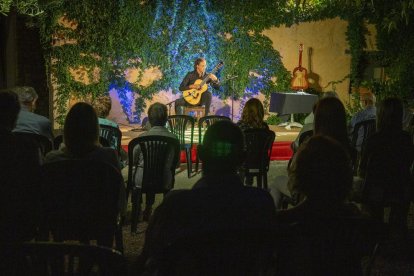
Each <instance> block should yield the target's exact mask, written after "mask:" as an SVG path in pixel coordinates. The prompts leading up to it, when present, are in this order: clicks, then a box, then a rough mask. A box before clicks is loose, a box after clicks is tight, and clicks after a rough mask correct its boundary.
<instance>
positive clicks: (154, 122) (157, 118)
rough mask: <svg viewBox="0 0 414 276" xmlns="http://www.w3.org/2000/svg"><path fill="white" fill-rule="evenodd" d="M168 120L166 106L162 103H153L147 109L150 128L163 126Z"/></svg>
mask: <svg viewBox="0 0 414 276" xmlns="http://www.w3.org/2000/svg"><path fill="white" fill-rule="evenodd" d="M167 119H168V111H167V106H166V105H165V104H162V103H158V102H157V103H153V104H152V105H151V106H150V107H149V109H148V120H149V122H150V124H151V126H165V124H166V123H167Z"/></svg>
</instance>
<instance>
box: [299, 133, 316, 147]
mask: <svg viewBox="0 0 414 276" xmlns="http://www.w3.org/2000/svg"><path fill="white" fill-rule="evenodd" d="M312 135H313V129H310V130H307V131H305V132H303V133H302V134H301V135H300V136H299V146H300V145H301V144H302V143H303V142H305V141H306V140H307V139H308V138H310V137H311V136H312Z"/></svg>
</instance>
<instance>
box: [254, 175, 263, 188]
mask: <svg viewBox="0 0 414 276" xmlns="http://www.w3.org/2000/svg"><path fill="white" fill-rule="evenodd" d="M256 179H257V188H261V189H262V188H263V186H262V174H260V173H259V174H257V175H256Z"/></svg>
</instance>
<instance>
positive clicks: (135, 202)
mask: <svg viewBox="0 0 414 276" xmlns="http://www.w3.org/2000/svg"><path fill="white" fill-rule="evenodd" d="M131 201H132V211H131V233H136V232H137V226H138V220H139V214H140V213H141V190H140V189H135V190H133V191H132V195H131Z"/></svg>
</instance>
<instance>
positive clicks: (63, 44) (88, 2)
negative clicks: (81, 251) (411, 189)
mask: <svg viewBox="0 0 414 276" xmlns="http://www.w3.org/2000/svg"><path fill="white" fill-rule="evenodd" d="M12 8H13V9H16V10H17V11H18V12H19V13H22V14H27V15H32V16H36V18H37V19H39V23H40V24H39V27H40V31H41V37H42V42H43V45H44V49H45V60H46V62H47V70H48V72H49V73H52V74H53V77H54V81H55V82H56V85H57V93H58V94H57V95H56V96H57V97H56V104H55V106H56V107H57V113H58V118H57V119H58V121H59V122H63V119H64V115H65V114H66V109H67V102H68V100H69V99H70V97H72V96H76V97H80V98H82V97H83V98H85V97H89V98H94V97H96V96H98V95H100V94H104V93H108V89H110V88H115V89H116V90H117V91H118V95H119V98H120V100H121V104H122V107H123V110H124V113H125V115H126V117H127V119H128V120H129V121H130V122H136V121H137V120H139V115H140V112H142V111H143V109H144V107H145V106H144V104H145V99H150V98H151V97H152V95H154V93H157V92H158V91H160V90H169V89H171V90H173V91H175V90H176V89H177V87H178V85H179V82H180V80H181V78H182V77H183V75H184V74H185V73H186V72H187V71H190V70H192V63H193V60H194V59H195V58H196V57H199V56H204V57H206V58H207V60H208V61H209V65H210V66H209V67H211V68H212V66H214V65H215V64H216V63H217V62H218V61H219V60H224V61H225V66H224V68H223V69H222V70H221V71H220V72H219V75H221V79H222V80H225V79H226V77H228V76H235V75H237V76H238V78H237V81H235V82H234V86H235V89H234V90H235V91H234V92H235V95H236V97H238V98H244V97H245V96H249V95H254V94H256V93H258V92H259V91H260V92H262V93H264V94H265V96H266V100H265V107H267V106H268V100H269V97H270V93H271V92H274V91H283V90H287V89H288V87H289V82H290V73H289V72H288V71H287V70H286V69H285V68H284V67H283V64H282V62H281V58H280V56H279V54H278V52H277V51H275V50H274V49H273V47H272V43H271V41H270V40H269V39H268V38H267V37H265V36H263V35H262V33H261V32H262V31H263V30H264V29H266V28H269V27H272V26H280V25H282V24H285V25H286V26H291V25H293V24H296V23H300V22H309V21H316V20H323V19H327V18H334V17H340V18H342V19H345V20H348V21H349V27H348V31H347V34H346V35H347V40H348V42H349V45H350V54H351V58H352V60H351V68H350V78H351V82H352V84H353V86H359V85H360V84H361V81H362V72H363V69H364V68H363V66H364V61H365V57H366V56H365V55H366V53H365V52H364V47H365V37H364V34H365V33H366V29H365V22H366V20H368V21H369V22H372V23H374V24H376V26H377V30H378V48H379V50H380V51H381V53H383V54H382V55H381V59H382V62H383V63H384V64H387V65H388V66H387V70H386V71H387V72H386V73H387V75H388V76H389V78H390V80H389V81H387V83H380V84H377V87H376V90H381V89H382V90H381V91H385V92H384V93H388V92H387V91H390V89H402V87H404V88H406V89H407V90H409V91H413V88H414V87H413V86H414V85H413V84H412V81H411V80H412V74H409V73H408V72H410V69H411V68H412V66H413V65H414V64H413V63H414V60H413V59H412V58H411V57H412V56H413V54H414V52H413V51H414V50H413V49H414V47H413V46H414V40H413V36H412V35H408V34H412V33H413V23H412V20H410V18H411V16H412V14H413V11H414V0H401V1H388V0H335V1H333V0H307V1H304V0H280V1H265V0H227V1H220V0H171V1H170V0H153V1H150V0H142V1H136V0H123V1H112V0H101V1H99V4H97V2H96V1H94V0H83V1H69V0H53V1H51V0H37V1H36V0H19V1H18V0H3V1H2V2H1V3H0V13H3V14H7V13H8V12H9V11H10V9H12ZM62 17H63V18H64V19H65V20H64V21H65V22H66V24H62V20H61V18H62ZM71 24H72V25H71ZM76 68H82V69H83V71H82V70H81V71H82V72H85V73H81V74H80V76H79V78H78V79H76V78H74V77H73V74H71V73H70V72H71V70H72V71H73V70H75V69H76ZM130 68H136V69H137V70H138V72H139V77H138V80H137V81H136V82H134V83H129V82H128V81H127V79H126V77H125V71H126V70H127V69H130ZM149 68H158V69H159V70H160V71H161V73H162V77H161V78H160V79H157V80H154V82H152V83H150V84H149V85H145V86H144V85H143V84H142V83H141V82H140V80H141V79H142V76H143V73H144V72H145V70H147V69H149ZM211 68H208V69H211ZM85 80H88V82H87V84H83V83H82V81H85ZM229 85H230V82H224V83H223V86H224V87H223V89H222V91H220V92H219V93H218V96H220V97H221V98H223V99H224V98H226V97H228V96H229V93H230V92H229V91H231V89H230V87H229ZM378 85H379V86H383V87H382V88H381V87H379V86H378ZM384 87H391V88H384ZM132 93H137V94H138V95H139V97H137V100H136V102H135V107H134V106H132V105H131V98H132V95H133V94H132ZM134 109H135V110H136V112H135V113H134V112H133V110H134Z"/></svg>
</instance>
